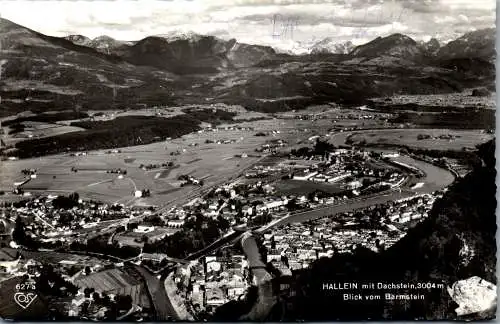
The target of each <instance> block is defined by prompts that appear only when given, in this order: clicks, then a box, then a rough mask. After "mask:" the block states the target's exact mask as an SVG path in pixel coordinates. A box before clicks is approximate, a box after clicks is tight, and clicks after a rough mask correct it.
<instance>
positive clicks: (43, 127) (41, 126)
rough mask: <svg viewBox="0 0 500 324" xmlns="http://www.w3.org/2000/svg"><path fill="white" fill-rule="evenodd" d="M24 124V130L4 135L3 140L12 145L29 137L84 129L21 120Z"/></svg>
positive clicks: (47, 135) (54, 134) (40, 136)
mask: <svg viewBox="0 0 500 324" xmlns="http://www.w3.org/2000/svg"><path fill="white" fill-rule="evenodd" d="M21 124H22V125H24V127H25V128H24V131H22V132H20V133H17V134H11V135H5V136H4V138H3V141H4V142H5V144H6V145H13V144H15V143H17V142H20V141H23V140H27V139H29V138H42V137H49V136H56V135H61V134H65V133H71V132H78V131H82V130H84V129H83V128H80V127H74V126H67V125H59V124H53V123H42V122H32V121H29V122H22V123H21Z"/></svg>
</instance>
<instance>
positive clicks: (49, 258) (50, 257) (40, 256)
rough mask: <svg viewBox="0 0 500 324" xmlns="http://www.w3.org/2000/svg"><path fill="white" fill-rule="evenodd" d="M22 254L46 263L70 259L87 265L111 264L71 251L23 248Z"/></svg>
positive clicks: (78, 263) (72, 261)
mask: <svg viewBox="0 0 500 324" xmlns="http://www.w3.org/2000/svg"><path fill="white" fill-rule="evenodd" d="M21 254H22V256H23V257H24V258H26V259H33V260H36V261H38V262H41V263H46V264H58V263H61V262H63V263H64V262H65V261H69V262H70V263H74V264H77V265H80V266H86V265H89V264H91V265H94V266H95V265H98V264H101V265H106V264H109V262H107V261H103V260H100V259H96V258H93V257H89V256H84V255H76V254H69V253H59V252H54V251H50V252H48V251H47V252H45V251H27V250H22V251H21Z"/></svg>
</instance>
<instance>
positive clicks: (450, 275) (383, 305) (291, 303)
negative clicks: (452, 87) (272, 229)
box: [217, 141, 497, 321]
mask: <svg viewBox="0 0 500 324" xmlns="http://www.w3.org/2000/svg"><path fill="white" fill-rule="evenodd" d="M494 153H495V142H494V141H490V142H488V143H486V144H483V145H481V146H479V149H478V152H477V154H478V156H479V157H480V158H481V159H482V161H483V163H482V165H481V166H477V167H476V168H475V170H474V171H473V172H472V173H470V174H469V175H467V176H466V177H465V178H463V179H459V180H458V181H457V182H456V183H454V184H453V185H452V186H451V187H450V188H449V190H448V191H447V192H446V193H445V195H444V196H443V198H441V199H439V200H437V201H436V202H435V204H434V206H433V208H432V210H431V212H430V213H429V217H428V218H427V219H426V220H425V221H423V222H421V223H420V224H418V225H417V226H416V227H414V228H413V229H411V230H410V231H409V232H408V233H407V235H406V236H405V237H404V238H403V239H401V240H400V241H399V242H397V243H396V244H395V245H394V246H392V247H391V248H389V249H387V250H386V251H384V252H382V253H380V254H377V253H374V252H372V251H371V250H367V249H364V248H362V247H359V248H357V249H356V251H355V253H354V254H340V255H335V257H333V258H322V259H320V260H318V261H316V262H315V263H314V264H313V266H312V267H311V268H309V269H304V270H300V271H297V272H294V273H293V277H292V278H291V282H292V287H291V290H292V291H293V292H294V294H288V295H287V296H285V297H282V298H281V299H280V302H279V303H278V305H276V306H275V307H274V308H273V311H272V312H271V315H270V316H269V318H267V319H266V320H271V321H275V320H276V321H277V320H294V321H296V320H300V321H327V320H367V319H371V320H383V319H391V320H414V319H433V320H437V319H449V320H451V319H462V320H463V319H486V318H493V317H494V316H495V310H492V311H491V312H489V313H487V314H475V315H471V316H469V317H468V318H462V317H461V318H458V317H457V315H456V313H455V311H454V310H455V309H456V308H457V307H458V305H457V304H456V303H455V302H454V301H453V300H452V299H451V298H450V296H449V294H448V292H447V290H446V286H451V285H452V284H453V283H454V282H456V281H457V280H462V279H466V278H469V277H471V276H479V277H481V278H482V279H485V280H487V281H490V282H492V283H494V284H496V282H497V279H496V272H495V269H496V255H495V254H496V241H495V233H496V218H495V210H496V199H495V192H496V186H495V178H496V170H495V155H494ZM464 246H467V247H468V250H469V253H465V254H464V253H463V251H464V249H463V248H464ZM470 251H473V252H470ZM344 282H346V283H352V282H358V283H363V282H366V283H371V282H373V283H377V282H386V283H400V282H405V283H408V282H411V283H418V282H420V283H425V282H431V283H435V284H439V283H443V284H444V285H445V288H437V287H435V288H434V289H421V290H418V291H415V290H409V289H408V290H405V289H398V290H396V291H389V292H392V293H397V294H405V293H416V292H418V293H419V294H423V295H425V299H424V300H403V301H402V300H388V301H384V298H382V300H380V301H373V302H371V301H363V302H359V301H358V302H356V301H344V300H343V292H342V291H338V290H337V291H335V290H323V288H322V287H323V284H324V283H344ZM370 292H373V293H376V294H382V295H383V294H384V293H385V292H388V291H381V290H372V291H370V290H363V293H364V294H368V293H370ZM293 295H294V296H293ZM224 309H225V308H224ZM241 315H243V314H238V316H241ZM217 318H219V319H220V318H222V319H224V320H236V319H237V318H238V317H236V315H235V314H230V312H229V313H224V314H221V313H218V314H217Z"/></svg>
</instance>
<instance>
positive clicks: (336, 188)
mask: <svg viewBox="0 0 500 324" xmlns="http://www.w3.org/2000/svg"><path fill="white" fill-rule="evenodd" d="M315 190H322V191H325V192H328V193H338V192H342V191H344V190H343V189H342V188H341V186H340V184H338V183H331V184H328V183H320V182H313V181H301V180H281V181H279V182H278V183H276V191H277V192H279V193H282V194H285V195H307V194H308V193H310V192H314V191H315Z"/></svg>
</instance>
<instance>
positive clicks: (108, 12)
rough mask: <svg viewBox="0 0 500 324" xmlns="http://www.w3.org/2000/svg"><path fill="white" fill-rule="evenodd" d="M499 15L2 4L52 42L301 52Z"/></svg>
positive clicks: (476, 23)
mask: <svg viewBox="0 0 500 324" xmlns="http://www.w3.org/2000/svg"><path fill="white" fill-rule="evenodd" d="M495 11H496V2H495V0H116V1H114V0H100V1H79V0H76V1H68V0H49V1H46V0H33V1H27V0H0V16H1V17H2V18H6V19H9V20H11V21H13V22H15V23H18V24H20V25H23V26H25V27H28V28H31V29H33V30H36V31H39V32H41V33H44V34H47V35H51V36H67V35H70V34H80V35H84V36H87V37H90V38H94V37H98V36H101V35H107V36H110V37H113V38H115V39H119V40H130V41H133V40H139V39H142V38H144V37H146V36H152V35H163V34H175V33H187V32H194V33H198V34H205V35H214V36H218V37H221V38H224V39H229V38H236V39H237V40H238V41H240V42H242V43H249V44H261V45H270V46H272V47H274V48H276V49H279V50H283V51H287V52H296V53H300V52H303V51H307V50H308V49H310V47H311V46H312V45H313V44H314V43H315V42H318V41H320V40H322V39H325V38H327V37H330V38H331V41H332V42H334V43H344V42H346V41H352V42H353V43H354V44H355V45H358V44H362V43H366V42H368V41H370V40H372V39H374V38H376V37H378V36H386V35H389V34H392V33H402V34H405V35H408V36H410V37H413V38H414V39H415V40H424V41H427V40H429V39H430V38H431V37H435V38H437V39H438V40H439V41H440V42H443V43H445V42H448V41H450V40H452V39H454V38H456V37H458V36H460V35H462V34H464V33H466V32H468V31H472V30H475V29H481V28H489V27H494V26H495V18H496V14H495Z"/></svg>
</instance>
